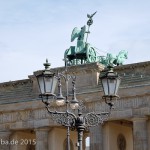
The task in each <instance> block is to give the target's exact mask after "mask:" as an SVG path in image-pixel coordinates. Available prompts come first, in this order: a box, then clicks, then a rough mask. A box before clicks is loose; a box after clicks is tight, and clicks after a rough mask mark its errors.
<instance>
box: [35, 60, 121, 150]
mask: <svg viewBox="0 0 150 150" xmlns="http://www.w3.org/2000/svg"><path fill="white" fill-rule="evenodd" d="M65 64H67V63H66V62H65ZM44 66H45V70H44V71H42V72H38V73H35V76H36V78H37V81H38V85H39V89H40V92H41V94H40V97H41V98H42V102H43V103H44V104H45V107H46V109H47V111H48V112H49V114H50V115H51V116H52V118H53V119H54V120H55V121H56V122H57V123H59V124H61V125H63V126H65V127H67V150H70V138H69V135H70V133H69V131H70V128H72V129H76V130H77V132H78V143H77V146H78V150H82V139H83V132H84V130H85V128H86V127H90V126H96V125H98V124H99V123H100V124H102V123H103V121H104V120H105V119H106V118H108V116H109V114H110V111H109V112H101V113H95V112H89V113H86V114H82V108H83V104H82V103H81V102H80V101H78V100H77V98H76V88H75V81H76V77H75V76H71V75H69V74H68V71H67V66H65V71H64V73H58V74H57V75H55V74H54V73H53V72H51V71H50V68H49V66H50V64H49V63H48V60H46V63H44ZM62 79H63V80H64V81H65V85H66V95H65V96H63V94H62V86H61V80H62ZM70 80H72V94H71V95H72V99H71V100H70V99H69V97H70V94H69V91H68V82H69V81H70ZM101 83H102V87H103V90H104V96H103V98H104V99H105V102H106V104H108V105H109V107H110V110H111V108H112V106H113V103H112V99H113V98H116V97H118V96H117V91H118V88H119V84H120V78H119V76H118V75H116V74H115V73H114V72H113V68H112V67H110V68H109V70H108V72H107V73H106V74H105V75H104V76H102V77H101ZM56 86H58V94H57V95H56V94H54V92H55V88H56ZM52 100H55V102H56V104H57V105H58V106H63V105H65V106H66V110H65V111H62V112H61V111H56V110H52V109H51V104H52ZM70 108H71V109H72V110H75V109H77V110H78V113H73V112H72V111H71V109H70Z"/></svg>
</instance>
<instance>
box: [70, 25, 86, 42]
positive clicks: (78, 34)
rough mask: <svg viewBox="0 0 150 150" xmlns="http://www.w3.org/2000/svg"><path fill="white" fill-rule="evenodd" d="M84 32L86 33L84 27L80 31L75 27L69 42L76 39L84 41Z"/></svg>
mask: <svg viewBox="0 0 150 150" xmlns="http://www.w3.org/2000/svg"><path fill="white" fill-rule="evenodd" d="M85 32H86V26H83V27H82V28H81V29H78V28H77V27H75V28H74V29H73V31H72V34H71V42H73V41H74V39H75V38H78V40H84V34H85Z"/></svg>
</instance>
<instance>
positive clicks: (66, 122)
mask: <svg viewBox="0 0 150 150" xmlns="http://www.w3.org/2000/svg"><path fill="white" fill-rule="evenodd" d="M46 109H47V111H48V113H49V114H50V115H51V117H52V119H53V120H54V121H56V122H57V123H58V124H61V125H63V126H67V127H68V126H69V127H71V128H74V127H75V121H76V119H77V117H76V115H75V114H73V113H71V112H69V111H66V112H59V111H51V110H50V108H49V107H48V106H46Z"/></svg>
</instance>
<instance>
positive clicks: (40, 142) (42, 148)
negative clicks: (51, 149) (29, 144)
mask: <svg viewBox="0 0 150 150" xmlns="http://www.w3.org/2000/svg"><path fill="white" fill-rule="evenodd" d="M49 130H50V129H49V128H40V129H35V134H36V150H48V134H49Z"/></svg>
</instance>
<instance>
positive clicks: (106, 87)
mask: <svg viewBox="0 0 150 150" xmlns="http://www.w3.org/2000/svg"><path fill="white" fill-rule="evenodd" d="M107 68H108V71H107V72H106V73H105V74H104V75H103V76H101V77H100V79H101V84H102V87H103V91H104V96H103V99H105V102H106V104H108V105H109V106H110V107H112V106H113V102H112V99H113V98H117V97H119V96H118V89H119V86H120V82H121V79H120V77H119V76H118V75H117V74H116V73H114V71H113V67H112V66H111V65H109V66H108V67H107Z"/></svg>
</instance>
